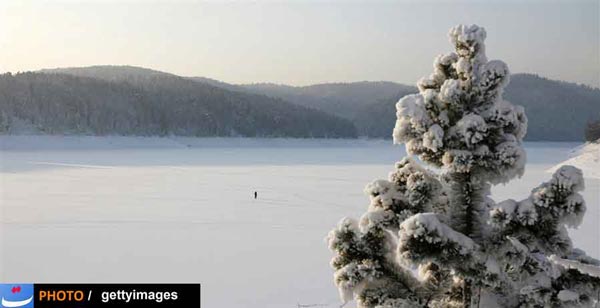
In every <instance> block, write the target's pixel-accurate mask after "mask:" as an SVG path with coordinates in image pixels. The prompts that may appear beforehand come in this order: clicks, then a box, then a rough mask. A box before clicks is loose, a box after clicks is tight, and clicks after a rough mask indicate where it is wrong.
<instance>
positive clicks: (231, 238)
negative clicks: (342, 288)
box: [0, 136, 600, 308]
mask: <svg viewBox="0 0 600 308" xmlns="http://www.w3.org/2000/svg"><path fill="white" fill-rule="evenodd" d="M578 145H579V144H577V143H526V144H525V147H526V150H527V154H528V155H527V156H528V164H527V165H526V171H525V174H524V176H523V177H522V178H521V179H518V180H513V181H511V182H509V183H508V184H507V185H505V186H503V185H498V186H495V187H494V188H493V189H492V193H493V198H494V199H495V200H497V201H500V200H504V199H508V198H512V199H515V200H522V199H524V198H526V197H527V196H528V195H529V193H530V191H531V189H533V188H534V187H536V186H538V185H539V184H540V183H542V182H544V181H548V180H549V179H550V177H551V175H550V174H548V173H546V172H545V171H546V170H547V169H548V168H550V167H551V166H553V165H554V164H556V163H558V162H560V161H562V160H565V159H567V158H568V157H569V151H570V150H571V149H573V148H575V147H577V146H578ZM404 156H405V150H404V149H403V148H402V146H394V145H392V142H391V141H388V140H381V141H367V140H287V139H237V138H233V139H219V138H214V139H198V138H179V137H178V138H141V137H52V136H0V222H1V224H0V251H1V252H2V253H1V254H0V281H4V282H9V281H14V282H16V281H19V282H23V281H25V282H27V281H31V282H74V281H75V282H200V283H202V284H203V286H202V304H203V307H223V308H228V307H250V308H252V307H261V308H262V307H266V308H270V307H273V308H275V307H277V308H281V307H298V304H300V305H316V306H315V307H339V305H340V302H339V298H338V293H337V290H336V287H335V285H334V283H333V270H332V269H331V268H330V266H329V260H330V259H331V252H330V251H329V250H328V248H327V244H326V243H325V242H324V240H323V239H324V238H325V236H326V235H327V233H328V232H329V231H330V230H331V229H332V228H334V227H335V226H336V224H337V222H338V221H339V220H340V219H341V218H342V217H344V216H349V217H354V218H358V217H360V215H361V214H362V213H363V212H364V211H365V209H366V208H367V206H368V205H369V196H366V195H365V194H364V193H363V188H364V187H365V185H366V184H367V183H369V182H372V181H373V180H374V179H384V178H386V177H387V174H388V173H389V172H390V171H392V170H393V167H394V163H395V162H396V161H399V160H400V159H401V158H402V157H404ZM579 168H581V167H579ZM583 169H584V170H583V171H584V174H585V175H586V176H588V175H589V174H590V170H586V169H585V168H583ZM599 188H600V180H598V179H594V178H589V177H588V178H586V179H585V191H583V192H582V195H583V197H584V198H585V199H586V202H587V207H588V210H587V213H586V215H585V218H584V221H583V223H582V224H581V225H580V226H579V229H569V233H570V235H571V236H572V237H573V239H574V244H575V246H576V247H578V248H582V249H584V250H585V251H586V252H587V254H588V255H590V256H593V257H596V258H598V257H600V243H599V242H598V238H600V229H599V228H598V225H597V221H599V220H600V210H599V207H598V206H599V204H600V200H599V197H600V189H599ZM254 191H257V192H258V199H256V200H254V198H253V193H254ZM346 307H352V303H349V304H348V305H346Z"/></svg>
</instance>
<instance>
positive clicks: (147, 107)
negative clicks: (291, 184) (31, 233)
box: [0, 66, 357, 138]
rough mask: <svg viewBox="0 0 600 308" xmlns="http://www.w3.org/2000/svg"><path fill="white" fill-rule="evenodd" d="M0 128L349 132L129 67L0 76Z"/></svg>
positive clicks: (257, 99)
mask: <svg viewBox="0 0 600 308" xmlns="http://www.w3.org/2000/svg"><path fill="white" fill-rule="evenodd" d="M0 132H2V133H12V134H14V133H16V134H18V133H23V132H26V133H49V134H64V133H66V134H93V135H144V136H148V135H179V136H244V137H297V138H311V137H314V138H355V137H356V135H357V134H356V129H355V127H354V125H353V124H352V123H351V122H350V121H349V120H346V119H342V118H339V117H336V116H333V115H330V114H327V113H325V112H322V111H318V110H314V109H310V108H306V107H302V106H298V105H294V104H291V103H288V102H284V101H282V100H281V99H277V98H271V97H267V96H264V95H258V94H251V93H242V92H234V91H229V90H226V89H223V88H219V87H215V86H212V85H209V84H206V83H199V82H195V81H193V80H190V79H187V78H183V77H179V76H176V75H172V74H167V73H162V72H158V71H152V70H147V69H138V68H134V67H106V66H102V67H90V68H75V69H55V70H45V71H43V72H37V73H34V72H28V73H19V74H15V75H12V74H4V75H1V76H0Z"/></svg>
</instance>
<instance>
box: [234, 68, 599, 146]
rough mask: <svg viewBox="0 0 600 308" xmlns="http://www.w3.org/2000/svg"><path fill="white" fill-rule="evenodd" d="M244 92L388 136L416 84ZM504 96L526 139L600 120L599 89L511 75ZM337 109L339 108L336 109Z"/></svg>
mask: <svg viewBox="0 0 600 308" xmlns="http://www.w3.org/2000/svg"><path fill="white" fill-rule="evenodd" d="M243 87H245V88H246V89H248V91H251V92H253V93H261V94H264V95H268V96H272V97H280V98H283V99H286V100H289V101H290V102H293V103H295V104H299V105H303V106H310V107H313V108H317V109H320V110H323V111H326V112H331V113H335V114H338V115H340V116H342V117H345V118H347V119H350V120H352V121H353V123H354V125H355V126H356V128H357V130H358V133H359V135H361V136H367V137H374V138H391V135H392V129H393V127H394V124H395V121H396V110H395V104H396V102H397V101H398V100H399V99H400V98H401V97H402V96H404V95H406V94H410V93H416V92H417V89H416V88H415V87H410V86H406V85H402V84H397V83H391V82H357V83H345V84H323V85H313V86H307V87H291V86H285V85H274V84H251V85H243ZM504 98H505V99H506V100H508V101H510V102H512V103H513V104H516V105H521V106H523V107H524V108H525V112H526V113H527V117H528V119H529V125H528V126H529V128H528V133H527V136H526V138H525V139H526V140H530V141H531V140H547V141H580V140H583V139H584V129H585V125H586V123H587V122H588V121H590V120H593V119H600V90H599V89H594V88H590V87H587V86H582V85H578V84H574V83H568V82H563V81H556V80H550V79H546V78H543V77H540V76H537V75H532V74H514V75H512V76H511V81H510V83H509V85H508V86H507V88H506V91H505V93H504ZM336 110H337V111H336Z"/></svg>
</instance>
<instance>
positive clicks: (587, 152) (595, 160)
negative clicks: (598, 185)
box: [548, 142, 600, 179]
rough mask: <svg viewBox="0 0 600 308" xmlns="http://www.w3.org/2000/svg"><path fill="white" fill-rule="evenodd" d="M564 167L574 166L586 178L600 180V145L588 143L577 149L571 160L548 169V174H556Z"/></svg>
mask: <svg viewBox="0 0 600 308" xmlns="http://www.w3.org/2000/svg"><path fill="white" fill-rule="evenodd" d="M563 165H573V166H575V167H577V168H579V169H581V170H583V176H584V177H586V178H594V179H600V143H598V142H596V143H587V144H585V145H583V146H581V147H578V148H576V149H575V150H573V152H572V157H571V158H569V159H567V160H565V161H563V162H561V163H559V164H557V165H556V166H554V167H552V168H550V169H548V172H554V171H555V170H557V169H558V168H560V166H563Z"/></svg>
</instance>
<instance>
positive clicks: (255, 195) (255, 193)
mask: <svg viewBox="0 0 600 308" xmlns="http://www.w3.org/2000/svg"><path fill="white" fill-rule="evenodd" d="M256 198H258V192H256V191H255V192H254V199H256Z"/></svg>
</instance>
